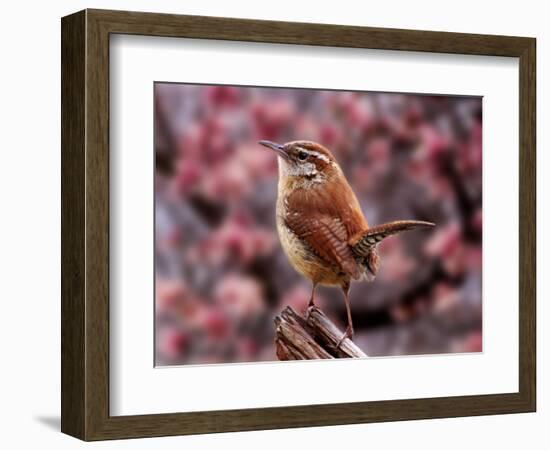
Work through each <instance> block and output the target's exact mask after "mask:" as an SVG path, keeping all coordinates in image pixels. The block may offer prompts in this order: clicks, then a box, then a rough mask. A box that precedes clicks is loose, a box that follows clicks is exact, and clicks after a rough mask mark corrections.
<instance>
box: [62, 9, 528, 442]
mask: <svg viewBox="0 0 550 450" xmlns="http://www.w3.org/2000/svg"><path fill="white" fill-rule="evenodd" d="M61 25H62V26H61V29H62V208H61V209H62V346H61V351H62V405H61V406H62V416H61V429H62V431H63V432H64V433H67V434H70V435H72V436H75V437H78V438H80V439H84V440H100V439H117V438H134V437H149V436H168V435H183V434H196V433H214V432H227V431H245V430H261V429H275V428H290V427H306V426H321V425H337V424H351V423H366V422H382V421H396V420H410V419H427V418H441V417H457V416H473V415H485V414H503V413H516V412H530V411H535V405H536V333H535V299H536V294H535V281H536V269H535V244H536V235H535V233H536V228H535V219H536V210H535V208H536V206H535V204H536V202H535V185H536V181H535V169H536V162H535V140H536V139H535V138H536V136H535V72H536V70H535V48H536V47H535V46H536V41H535V39H533V38H526V37H507V36H489V35H474V34H460V33H446V32H432V31H413V30H399V29H382V28H366V27H355V26H337V25H321V24H306V23H287V22H273V21H257V20H242V19H229V18H216V17H198V16H180V15H170V14H151V13H136V12H122V11H104V10H85V11H81V12H78V13H75V14H73V15H70V16H67V17H64V18H63V19H62V24H61ZM111 34H137V35H145V36H164V37H181V38H201V39H220V40H231V41H249V42H260V43H284V44H305V45H315V46H333V47H353V48H368V49H384V50H405V51H417V52H434V53H455V54H466V55H487V56H508V57H517V58H519V80H520V86H519V92H520V101H519V105H518V108H519V109H518V112H519V118H520V120H519V124H520V138H519V143H518V144H519V147H518V148H519V161H520V165H519V167H520V174H519V175H520V188H519V217H520V223H519V248H520V257H519V267H518V270H519V274H520V277H519V281H520V283H519V299H520V305H519V306H520V307H519V355H518V357H519V392H516V393H506V394H491V395H472V396H460V397H443V398H420V399H407V400H388V401H375V402H357V403H342V404H324V405H314V406H289V407H272V408H261V409H243V410H228V411H209V412H187V413H173V414H153V415H140V416H110V415H109V36H110V35H111Z"/></svg>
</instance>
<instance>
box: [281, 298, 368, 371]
mask: <svg viewBox="0 0 550 450" xmlns="http://www.w3.org/2000/svg"><path fill="white" fill-rule="evenodd" d="M275 326H276V337H275V345H276V349H277V358H279V360H281V361H288V360H298V359H334V358H365V357H367V355H366V354H365V353H364V352H363V351H362V350H361V349H360V348H359V347H357V345H355V343H354V342H353V341H352V340H351V339H347V338H346V339H344V340H343V341H342V343H341V344H340V346H339V347H337V345H338V342H339V341H340V339H341V338H342V336H343V335H344V332H343V331H341V330H339V329H338V328H337V327H336V325H334V324H333V323H332V322H331V321H330V320H329V318H328V317H327V316H326V315H325V314H324V313H323V311H321V310H320V309H319V308H317V307H316V306H314V307H312V308H310V309H309V313H308V315H307V319H306V318H304V317H302V316H300V315H299V314H297V313H296V312H295V311H294V310H293V309H292V308H291V307H290V306H287V307H286V308H285V309H283V311H281V313H280V314H279V315H278V316H277V317H275Z"/></svg>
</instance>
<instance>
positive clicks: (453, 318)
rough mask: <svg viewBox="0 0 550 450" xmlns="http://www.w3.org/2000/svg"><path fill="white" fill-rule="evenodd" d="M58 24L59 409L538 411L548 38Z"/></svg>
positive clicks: (139, 430) (228, 425)
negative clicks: (538, 87)
mask: <svg viewBox="0 0 550 450" xmlns="http://www.w3.org/2000/svg"><path fill="white" fill-rule="evenodd" d="M61 25H62V26H61V29H62V431H63V432H65V433H67V434H70V435H73V436H76V437H78V438H81V439H84V440H101V439H117V438H132V437H148V436H167V435H181V434H196V433H213V432H225V431H243V430H260V429H273V428H289V427H305V426H320V425H336V424H349V423H367V422H379V421H395V420H410V419H425V418H441V417H457V416H468V415H470V416H472V415H485V414H503V413H516V412H531V411H535V405H536V390H535V388H536V384H535V374H536V370H535V369H536V367H535V364H536V339H535V336H536V333H535V298H536V294H535V277H536V275H535V243H536V234H535V233H536V229H535V215H536V212H535V171H536V170H535V169H536V162H535V141H536V139H535V137H536V136H535V130H536V129H535V53H536V51H535V48H536V47H535V42H536V41H535V39H534V38H527V37H508V36H489V35H473V34H459V33H445V32H435V31H416V30H398V29H380V28H368V27H350V26H339V25H325V24H323V25H321V24H307V23H287V22H272V21H256V20H242V19H229V18H216V17H198V16H178V15H168V14H153V13H135V12H122V11H104V10H85V11H81V12H78V13H75V14H73V15H70V16H67V17H64V18H63V19H62V23H61Z"/></svg>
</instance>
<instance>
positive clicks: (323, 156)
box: [298, 147, 330, 164]
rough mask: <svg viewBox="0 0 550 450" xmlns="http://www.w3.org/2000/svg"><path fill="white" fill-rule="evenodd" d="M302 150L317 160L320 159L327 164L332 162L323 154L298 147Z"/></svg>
mask: <svg viewBox="0 0 550 450" xmlns="http://www.w3.org/2000/svg"><path fill="white" fill-rule="evenodd" d="M298 148H299V149H300V150H303V151H304V152H306V153H309V154H310V155H313V156H315V157H316V158H319V159H320V160H322V161H324V162H326V163H327V164H328V163H329V162H330V160H329V159H328V158H327V156H326V155H323V154H322V153H319V152H316V151H314V150H308V149H307V148H303V147H298Z"/></svg>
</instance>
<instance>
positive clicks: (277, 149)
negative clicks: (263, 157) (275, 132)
mask: <svg viewBox="0 0 550 450" xmlns="http://www.w3.org/2000/svg"><path fill="white" fill-rule="evenodd" d="M258 144H261V145H263V146H264V147H267V148H270V149H271V150H274V151H275V152H277V154H278V155H279V156H280V157H281V158H283V159H284V160H288V153H287V152H286V150H285V146H284V145H281V144H276V143H275V142H271V141H259V142H258Z"/></svg>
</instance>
